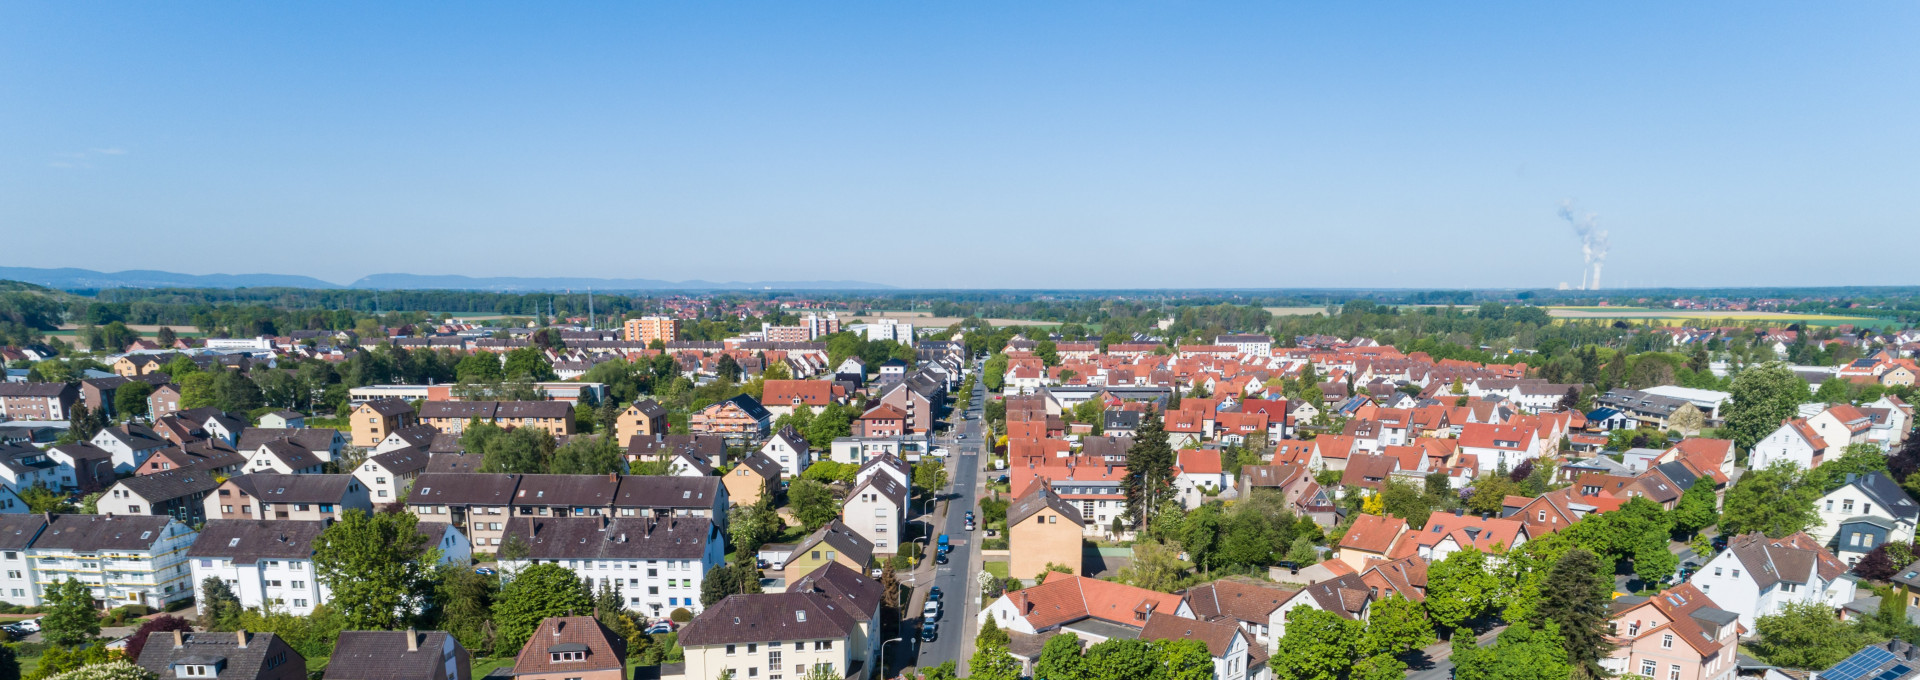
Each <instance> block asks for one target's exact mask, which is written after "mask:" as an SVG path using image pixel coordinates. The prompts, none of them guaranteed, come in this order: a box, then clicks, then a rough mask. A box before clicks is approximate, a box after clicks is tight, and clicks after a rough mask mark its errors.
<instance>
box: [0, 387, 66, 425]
mask: <svg viewBox="0 0 1920 680" xmlns="http://www.w3.org/2000/svg"><path fill="white" fill-rule="evenodd" d="M77 403H80V389H79V388H77V387H74V384H73V383H45V382H27V383H11V382H10V383H0V419H4V420H67V419H68V418H69V417H71V414H72V412H73V405H74V404H77Z"/></svg>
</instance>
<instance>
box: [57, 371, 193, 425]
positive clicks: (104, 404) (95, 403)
mask: <svg viewBox="0 0 1920 680" xmlns="http://www.w3.org/2000/svg"><path fill="white" fill-rule="evenodd" d="M169 380H170V378H169V377H168V376H167V374H165V373H155V374H148V375H142V376H134V377H131V378H129V377H123V376H118V375H116V376H110V377H106V378H87V379H85V380H81V381H80V383H79V389H80V402H81V403H83V404H86V405H87V408H89V409H92V410H93V411H94V412H95V413H104V414H106V415H107V417H109V418H113V419H119V418H123V417H125V414H122V413H119V412H118V411H117V409H116V407H115V406H114V398H115V397H117V396H119V394H120V388H121V387H124V386H126V385H127V384H128V383H133V382H140V383H146V385H147V386H148V387H149V388H157V387H159V386H161V385H165V384H167V383H168V381H169Z"/></svg>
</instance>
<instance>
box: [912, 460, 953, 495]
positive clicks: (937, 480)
mask: <svg viewBox="0 0 1920 680" xmlns="http://www.w3.org/2000/svg"><path fill="white" fill-rule="evenodd" d="M913 485H914V486H917V487H920V489H921V490H923V491H925V492H926V493H928V494H937V493H940V490H941V489H945V488H947V466H946V465H943V464H941V462H940V461H939V460H937V459H935V460H928V461H925V462H922V463H920V464H919V465H915V466H913Z"/></svg>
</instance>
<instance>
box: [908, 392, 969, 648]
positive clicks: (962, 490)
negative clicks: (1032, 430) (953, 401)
mask: <svg viewBox="0 0 1920 680" xmlns="http://www.w3.org/2000/svg"><path fill="white" fill-rule="evenodd" d="M978 369H979V362H977V361H976V362H975V370H976V371H977V370H978ZM975 383H976V384H975V386H974V392H973V394H971V395H967V396H966V397H965V399H966V403H965V404H963V405H958V407H959V408H958V410H960V411H961V414H960V415H961V418H960V420H959V421H958V423H959V425H958V426H957V427H956V428H955V429H956V430H957V431H958V432H959V433H963V434H965V436H966V438H965V439H961V440H958V441H956V442H955V445H954V446H953V447H952V448H951V455H949V456H947V474H948V477H949V479H950V480H951V485H950V487H949V490H948V492H947V493H945V494H943V495H942V496H941V499H942V501H943V502H941V503H938V504H937V507H936V508H935V509H934V511H932V512H930V513H929V514H928V517H929V518H930V521H932V522H933V523H934V524H935V526H936V528H935V529H934V530H933V531H931V532H930V534H931V536H929V537H928V540H927V544H928V546H929V549H930V551H931V550H932V549H935V548H934V546H936V545H937V544H938V541H939V538H938V537H939V535H940V534H942V533H945V534H946V535H947V538H948V540H949V541H951V542H952V545H953V552H951V553H949V555H948V557H949V558H950V561H949V562H948V563H947V564H944V565H938V566H933V569H934V572H933V573H934V577H933V583H932V585H937V586H939V587H940V592H941V594H942V596H943V599H944V600H945V602H944V603H943V606H945V607H948V608H949V609H945V610H943V612H942V614H941V616H940V622H939V623H940V626H939V637H938V638H937V639H935V640H934V641H933V642H928V643H921V644H920V645H919V647H918V649H919V657H918V659H917V660H916V661H915V662H914V664H913V665H915V666H918V667H922V668H925V667H929V666H938V665H940V664H941V663H943V662H946V661H954V662H957V663H958V664H959V666H960V676H961V677H966V675H967V660H968V658H969V657H971V656H972V655H973V635H974V633H975V629H974V625H973V621H974V618H975V617H976V616H978V614H979V611H980V606H979V601H980V584H979V582H978V581H975V580H974V576H975V575H976V574H979V573H980V572H981V558H980V551H979V550H975V549H974V544H975V543H976V541H977V540H978V538H979V535H980V534H981V532H980V531H972V532H969V531H967V527H966V519H965V517H966V513H967V511H968V510H973V511H974V512H976V513H977V512H979V509H978V507H977V505H976V503H977V501H978V499H979V497H980V465H981V463H980V461H981V460H982V458H981V456H982V453H983V452H984V451H985V450H986V443H985V442H986V439H985V438H984V435H983V434H982V433H983V432H986V429H985V425H984V424H983V423H982V420H983V418H984V417H985V416H984V411H983V407H984V406H985V401H984V400H985V399H986V387H985V385H984V384H982V382H981V381H978V380H976V381H975ZM926 564H927V565H929V566H932V565H933V560H932V559H931V552H929V559H928V560H927V562H926ZM925 585H926V584H924V583H915V588H914V593H913V598H912V601H911V604H912V607H911V608H909V609H908V610H907V611H908V612H909V613H918V612H919V611H920V607H921V603H923V602H925V601H926V596H927V589H926V588H925V587H924V586H925ZM915 630H916V631H917V630H918V629H917V628H916V629H915Z"/></svg>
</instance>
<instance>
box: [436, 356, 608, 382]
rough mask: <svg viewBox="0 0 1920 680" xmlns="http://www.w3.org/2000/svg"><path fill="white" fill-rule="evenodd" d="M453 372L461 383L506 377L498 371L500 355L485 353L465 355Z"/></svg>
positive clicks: (496, 380)
mask: <svg viewBox="0 0 1920 680" xmlns="http://www.w3.org/2000/svg"><path fill="white" fill-rule="evenodd" d="M596 368H597V367H596ZM453 372H454V375H455V376H457V377H458V378H459V380H460V382H463V383H497V382H500V381H502V380H505V379H506V377H507V376H506V374H505V373H503V372H501V369H500V355H498V354H494V353H492V352H487V351H480V352H474V353H472V354H469V355H467V356H466V358H464V359H461V360H460V363H459V364H456V365H455V366H454V368H453Z"/></svg>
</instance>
